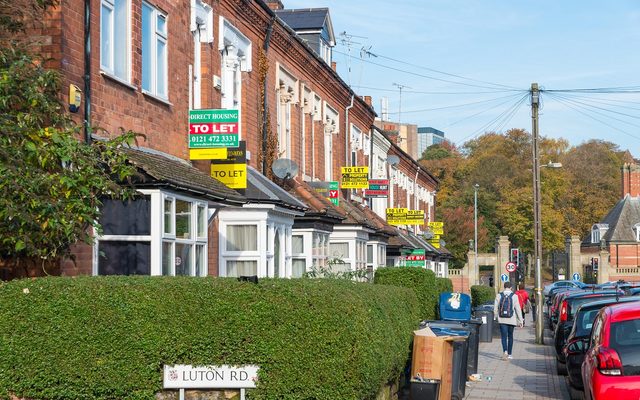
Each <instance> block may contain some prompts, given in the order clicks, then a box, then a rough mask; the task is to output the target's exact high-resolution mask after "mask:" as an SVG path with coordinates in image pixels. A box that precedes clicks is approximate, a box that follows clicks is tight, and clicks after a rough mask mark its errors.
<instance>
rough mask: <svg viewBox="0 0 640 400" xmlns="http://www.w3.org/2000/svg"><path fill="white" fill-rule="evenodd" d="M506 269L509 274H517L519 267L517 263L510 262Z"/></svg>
mask: <svg viewBox="0 0 640 400" xmlns="http://www.w3.org/2000/svg"><path fill="white" fill-rule="evenodd" d="M505 268H506V269H507V272H516V268H518V266H517V265H516V263H514V262H511V261H509V262H508V263H507V264H506V265H505Z"/></svg>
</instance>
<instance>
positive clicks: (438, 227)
mask: <svg viewBox="0 0 640 400" xmlns="http://www.w3.org/2000/svg"><path fill="white" fill-rule="evenodd" d="M428 225H429V230H430V231H431V232H432V233H433V234H434V235H444V223H443V222H441V221H431V222H429V223H428Z"/></svg>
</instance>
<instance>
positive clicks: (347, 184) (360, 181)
mask: <svg viewBox="0 0 640 400" xmlns="http://www.w3.org/2000/svg"><path fill="white" fill-rule="evenodd" d="M340 187H342V188H343V189H367V188H368V187H369V167H342V184H341V185H340Z"/></svg>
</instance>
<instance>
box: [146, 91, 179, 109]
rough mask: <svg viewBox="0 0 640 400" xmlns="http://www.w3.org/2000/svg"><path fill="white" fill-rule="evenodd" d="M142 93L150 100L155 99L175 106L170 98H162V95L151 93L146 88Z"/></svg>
mask: <svg viewBox="0 0 640 400" xmlns="http://www.w3.org/2000/svg"><path fill="white" fill-rule="evenodd" d="M142 94H143V95H144V97H147V98H149V99H150V100H154V101H157V102H158V103H162V104H164V105H166V106H169V107H173V104H172V103H170V102H169V100H167V99H165V98H162V97H158V96H156V95H155V94H153V93H151V92H147V91H146V90H144V89H143V90H142Z"/></svg>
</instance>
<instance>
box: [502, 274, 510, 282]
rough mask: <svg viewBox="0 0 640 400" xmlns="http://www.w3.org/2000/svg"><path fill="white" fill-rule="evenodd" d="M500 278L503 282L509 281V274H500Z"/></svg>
mask: <svg viewBox="0 0 640 400" xmlns="http://www.w3.org/2000/svg"><path fill="white" fill-rule="evenodd" d="M500 280H501V281H502V282H508V281H509V275H507V274H502V275H500Z"/></svg>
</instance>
